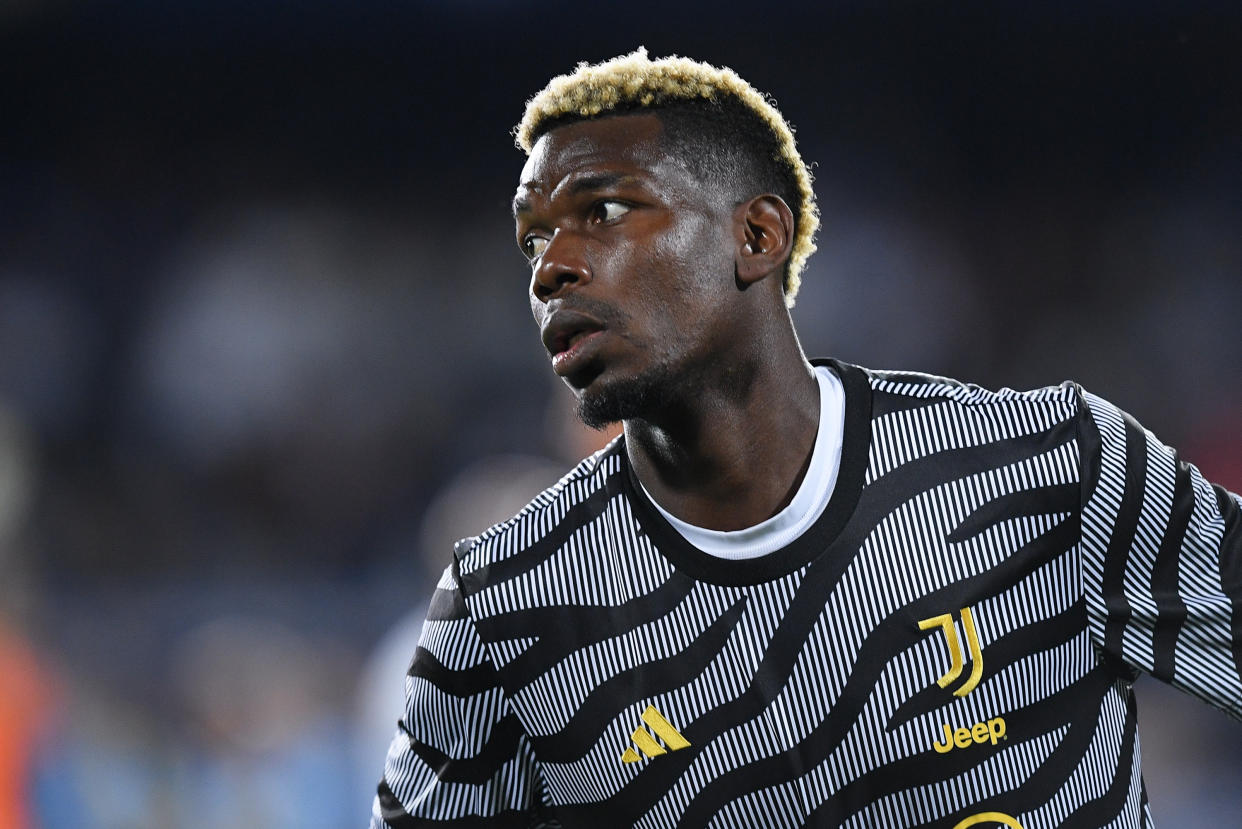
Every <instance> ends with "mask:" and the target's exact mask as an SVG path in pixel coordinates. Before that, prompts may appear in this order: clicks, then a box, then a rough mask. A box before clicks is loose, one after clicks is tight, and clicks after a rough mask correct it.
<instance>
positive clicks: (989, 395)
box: [862, 369, 1084, 411]
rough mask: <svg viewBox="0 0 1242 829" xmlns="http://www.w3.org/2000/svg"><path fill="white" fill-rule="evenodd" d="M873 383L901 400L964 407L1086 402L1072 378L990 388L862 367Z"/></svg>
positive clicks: (881, 392) (1058, 405)
mask: <svg viewBox="0 0 1242 829" xmlns="http://www.w3.org/2000/svg"><path fill="white" fill-rule="evenodd" d="M862 371H863V372H864V374H866V375H867V377H868V379H869V380H870V383H871V388H872V393H873V394H875V395H877V396H883V397H886V398H889V400H890V402H891V404H897V405H899V404H900V401H928V402H949V403H953V404H955V405H958V406H964V407H994V406H1005V405H1012V406H1029V405H1044V406H1048V407H1052V408H1068V409H1070V410H1075V411H1076V410H1077V409H1079V408H1080V407H1081V406H1082V404H1083V394H1084V392H1083V390H1082V388H1081V387H1080V386H1079V385H1078V384H1077V383H1074V382H1072V381H1068V380H1067V381H1065V382H1063V383H1060V384H1058V385H1054V386H1042V387H1039V388H1034V389H1027V390H1019V389H1012V388H1008V387H1002V388H999V389H988V388H984V387H983V386H979V385H976V384H975V383H968V382H964V381H962V380H955V379H953V378H951V377H940V376H938V375H934V374H924V373H922V372H914V371H885V370H875V369H862Z"/></svg>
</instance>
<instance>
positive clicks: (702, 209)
mask: <svg viewBox="0 0 1242 829" xmlns="http://www.w3.org/2000/svg"><path fill="white" fill-rule="evenodd" d="M518 140H519V143H520V145H521V146H522V147H523V148H525V149H526V150H527V151H528V153H529V159H528V161H527V163H526V166H525V168H524V169H523V171H522V175H521V181H520V183H519V185H518V189H517V195H516V197H515V199H514V214H515V217H516V222H517V241H518V245H519V246H520V247H521V248H522V250H523V251H524V252H525V254H526V255H527V257H528V258H529V260H530V264H531V286H530V298H531V308H532V311H533V313H534V316H535V320H536V322H538V324H539V326H540V330H541V335H542V338H543V342H544V344H545V346H546V347H547V349H548V352H549V354H550V356H551V362H552V368H553V370H554V371H555V372H556V373H557V374H558V375H560V376H561V377H562V378H564V380H565V381H566V382H567V383H568V384H569V385H570V386H571V387H572V389H573V390H574V392H575V393H576V395H577V397H578V401H579V413H580V415H581V416H582V418H583V419H584V420H585V421H586V422H587V423H589V424H594V425H599V424H604V423H608V422H613V421H618V420H620V421H622V422H623V425H624V435H623V437H622V438H620V439H619V440H618V441H617V442H615V443H613V444H612V445H611V446H609V447H608V448H606V449H604V450H602V451H601V452H600V453H597V454H596V455H594V456H592V457H590V458H588V459H587V460H585V461H584V462H583V463H582V464H580V465H579V466H578V467H577V468H576V469H574V470H573V471H571V472H570V473H569V474H568V475H567V476H566V477H565V478H564V479H562V480H561V482H560V483H558V484H557V485H556V486H554V487H552V488H551V489H549V490H547V491H545V492H543V493H542V494H540V495H538V496H537V497H536V498H535V500H534V501H532V502H531V503H530V505H529V506H527V507H526V508H525V509H524V510H522V511H521V512H520V513H519V514H518V515H517V516H515V517H514V518H513V519H511V520H509V521H507V522H505V523H503V524H500V525H497V526H495V527H492V528H491V529H488V530H486V531H485V532H483V533H482V534H481V535H480V536H478V537H477V538H471V539H467V540H465V541H463V542H461V543H460V544H458V545H457V548H456V550H455V554H454V557H453V560H452V563H451V564H450V566H449V567H448V569H447V570H446V572H445V574H444V576H443V578H442V579H441V581H440V583H439V585H438V586H437V589H436V593H435V596H434V598H433V601H432V605H431V609H430V611H429V613H428V618H427V622H426V625H425V628H424V632H423V639H422V644H421V645H420V647H419V649H418V652H417V654H416V656H415V659H414V662H413V665H412V666H411V668H410V675H409V679H408V683H407V690H408V706H407V710H406V712H405V716H404V718H403V720H402V722H401V725H400V730H399V733H398V734H397V737H396V739H395V741H394V743H393V745H392V748H391V749H390V752H389V756H388V760H387V764H386V767H385V772H384V779H383V781H382V782H381V784H380V789H379V796H378V797H377V799H376V801H375V807H374V815H373V822H372V826H373V827H384V826H391V827H404V826H440V825H444V826H449V825H452V826H488V827H491V826H532V825H551V826H555V825H564V826H631V825H635V826H651V827H658V826H709V825H710V826H718V827H731V826H747V827H749V826H765V827H766V826H852V827H914V826H920V827H924V826H925V827H945V829H965V827H971V826H981V827H996V826H1006V827H1017V828H1019V829H1037V828H1038V827H1052V826H1057V827H1061V826H1065V827H1073V826H1077V827H1103V826H1149V825H1151V818H1150V814H1149V812H1148V809H1147V802H1146V795H1145V791H1144V788H1143V783H1142V778H1141V774H1140V768H1139V751H1138V739H1137V734H1136V730H1135V717H1136V713H1135V705H1134V700H1133V697H1132V695H1131V683H1132V682H1133V680H1134V679H1135V678H1136V676H1137V673H1138V672H1139V671H1146V672H1148V673H1151V674H1153V675H1155V676H1157V677H1158V678H1160V679H1163V680H1165V681H1168V682H1171V683H1173V684H1174V685H1176V686H1178V687H1179V688H1182V689H1184V690H1186V691H1188V692H1190V693H1192V694H1195V695H1197V696H1200V697H1202V698H1203V699H1204V700H1206V701H1207V702H1209V703H1210V704H1212V705H1215V706H1217V707H1219V708H1221V709H1222V710H1224V711H1225V712H1226V713H1229V714H1231V715H1233V716H1234V717H1239V718H1242V678H1240V675H1242V512H1240V509H1239V507H1240V506H1242V501H1240V500H1239V498H1238V497H1237V496H1235V495H1231V494H1229V493H1227V492H1225V491H1224V490H1222V489H1218V488H1213V487H1212V486H1210V485H1209V484H1207V483H1206V482H1205V481H1204V480H1203V479H1202V477H1201V476H1200V475H1199V473H1198V471H1197V470H1196V469H1194V468H1193V467H1191V466H1188V465H1186V464H1184V463H1181V462H1180V461H1178V459H1177V457H1176V455H1175V454H1174V453H1173V451H1172V450H1170V449H1168V448H1167V447H1165V446H1163V445H1161V444H1160V443H1159V442H1158V441H1157V440H1156V439H1155V438H1154V437H1153V436H1152V435H1151V434H1150V433H1147V432H1144V431H1143V430H1142V429H1141V428H1140V427H1139V426H1138V425H1137V424H1136V423H1135V422H1134V421H1133V420H1132V419H1130V418H1129V417H1128V416H1127V415H1124V414H1122V413H1121V412H1119V411H1118V410H1117V409H1115V408H1114V407H1112V406H1111V405H1109V404H1108V403H1106V402H1104V401H1103V400H1100V399H1099V398H1096V397H1093V396H1091V395H1090V394H1088V393H1086V392H1085V391H1083V390H1082V389H1081V388H1079V387H1077V386H1076V385H1073V384H1066V385H1063V386H1060V387H1057V388H1048V389H1041V390H1038V391H1034V392H1026V393H1019V392H1014V391H1009V390H1005V391H1002V392H997V393H993V392H988V391H985V390H982V389H979V388H977V387H974V386H969V385H964V384H961V383H957V382H954V381H950V380H946V379H943V378H937V377H930V376H926V375H919V374H897V373H891V372H874V371H867V370H864V369H860V368H857V367H854V366H850V365H845V364H842V363H839V362H834V361H815V362H814V363H809V362H808V361H807V360H806V358H805V357H804V356H803V353H802V351H801V348H800V346H799V344H798V340H797V337H796V335H795V332H794V329H793V325H792V323H791V321H790V317H789V313H788V306H789V305H790V304H792V301H793V298H794V296H795V294H796V292H797V288H798V284H799V275H800V271H801V269H802V266H803V264H804V263H805V261H806V258H807V256H808V255H809V254H810V253H811V252H812V250H813V245H812V237H813V234H814V230H815V226H816V210H815V204H814V197H813V195H812V191H811V188H810V177H809V175H808V173H807V170H806V167H805V165H804V164H803V162H802V160H801V158H800V157H799V156H798V154H797V151H796V149H795V147H794V142H793V137H792V134H791V133H790V131H789V129H788V127H787V126H786V125H785V122H784V121H783V119H782V118H781V116H780V115H779V113H777V112H776V110H775V109H774V108H773V107H772V106H771V105H770V104H769V102H768V101H767V100H766V99H765V98H764V97H762V96H761V95H759V94H758V93H757V92H755V91H754V90H753V89H752V88H751V87H750V86H748V85H747V84H746V83H745V82H744V81H742V80H741V79H740V78H738V77H737V75H735V74H734V73H732V72H731V71H730V70H721V69H716V68H714V67H711V66H706V65H704V64H699V63H694V62H692V61H688V60H684V59H669V60H662V61H654V62H653V61H650V60H648V58H647V56H646V54H645V53H644V52H642V51H641V50H640V51H639V52H637V53H635V54H632V55H627V56H623V57H621V58H617V59H615V60H613V61H609V62H606V63H604V64H600V65H598V66H585V65H583V66H580V67H579V68H578V70H577V71H576V72H575V73H574V74H573V75H571V76H567V77H561V78H557V79H555V80H554V81H552V83H550V84H549V86H548V87H547V88H546V89H545V90H544V91H543V92H541V93H540V94H539V95H538V96H536V97H535V98H534V99H532V100H531V102H530V103H529V105H528V107H527V111H526V115H525V117H524V119H523V121H522V123H521V124H520V125H519V128H518Z"/></svg>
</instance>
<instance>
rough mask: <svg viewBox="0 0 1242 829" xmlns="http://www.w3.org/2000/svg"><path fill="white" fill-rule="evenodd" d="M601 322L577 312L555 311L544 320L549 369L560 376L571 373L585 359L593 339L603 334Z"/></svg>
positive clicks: (544, 341)
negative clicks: (550, 365) (550, 360)
mask: <svg viewBox="0 0 1242 829" xmlns="http://www.w3.org/2000/svg"><path fill="white" fill-rule="evenodd" d="M604 330H605V329H604V325H603V324H602V323H600V322H599V321H598V320H595V319H594V318H592V317H588V316H586V315H585V314H580V313H578V312H576V311H557V312H556V313H554V314H552V315H551V316H550V317H548V319H547V320H546V321H545V322H544V325H543V331H542V334H541V336H542V339H543V345H544V348H546V349H547V350H548V354H549V355H551V357H552V369H553V371H555V372H556V373H557V374H560V375H562V376H564V375H567V374H569V373H572V372H573V371H574V370H575V367H576V366H577V365H578V364H579V363H580V362H581V361H582V360H583V359H584V355H585V354H586V352H587V351H588V349H589V345H590V343H591V342H592V341H594V340H596V339H598V337H599V335H600V334H603V333H604Z"/></svg>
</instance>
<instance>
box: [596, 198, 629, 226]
mask: <svg viewBox="0 0 1242 829" xmlns="http://www.w3.org/2000/svg"><path fill="white" fill-rule="evenodd" d="M629 212H630V206H629V205H628V204H622V203H621V202H619V201H598V202H596V203H595V204H594V205H592V206H591V221H592V222H595V223H597V224H599V223H603V222H611V221H612V220H613V219H616V218H619V217H621V216H624V215H625V214H626V213H629Z"/></svg>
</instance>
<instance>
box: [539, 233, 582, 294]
mask: <svg viewBox="0 0 1242 829" xmlns="http://www.w3.org/2000/svg"><path fill="white" fill-rule="evenodd" d="M590 281H591V266H590V265H589V264H588V263H587V259H586V251H585V250H583V244H582V239H581V237H579V236H578V235H577V234H575V233H573V232H572V231H566V230H557V231H556V232H555V233H554V234H552V238H551V239H550V240H548V245H547V247H545V248H544V249H543V255H542V256H540V257H539V264H537V265H536V266H535V271H534V273H533V274H532V275H531V283H530V293H531V296H533V297H534V298H535V299H537V300H539V301H540V302H547V301H548V300H550V299H552V298H553V297H554V296H556V295H557V294H559V293H561V292H562V291H564V290H565V289H566V288H567V287H570V286H576V287H581V286H582V285H585V284H586V283H588V282H590Z"/></svg>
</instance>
